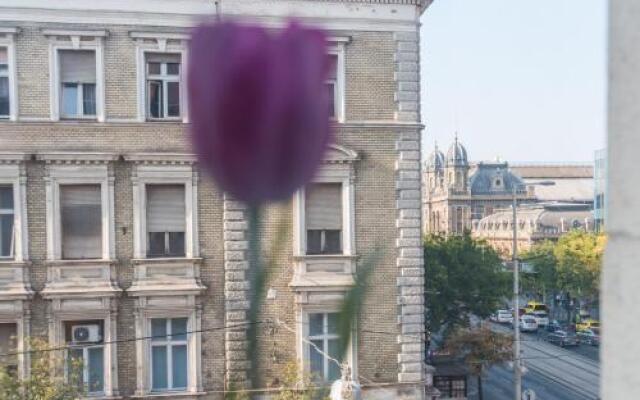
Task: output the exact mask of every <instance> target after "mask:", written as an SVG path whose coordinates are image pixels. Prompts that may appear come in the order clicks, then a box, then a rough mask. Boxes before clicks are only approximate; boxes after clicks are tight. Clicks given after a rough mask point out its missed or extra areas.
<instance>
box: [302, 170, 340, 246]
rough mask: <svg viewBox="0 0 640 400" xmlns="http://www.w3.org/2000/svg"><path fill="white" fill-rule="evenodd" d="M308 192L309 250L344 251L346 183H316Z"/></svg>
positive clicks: (306, 200)
mask: <svg viewBox="0 0 640 400" xmlns="http://www.w3.org/2000/svg"><path fill="white" fill-rule="evenodd" d="M305 195H306V198H305V204H306V211H305V213H306V230H307V254H342V184H341V183H316V184H312V185H309V186H308V187H307V188H306V190H305Z"/></svg>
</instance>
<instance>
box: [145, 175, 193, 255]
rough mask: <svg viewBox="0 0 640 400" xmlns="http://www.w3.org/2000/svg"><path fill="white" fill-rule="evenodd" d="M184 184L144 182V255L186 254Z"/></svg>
mask: <svg viewBox="0 0 640 400" xmlns="http://www.w3.org/2000/svg"><path fill="white" fill-rule="evenodd" d="M185 222H186V217H185V186H184V185H147V256H148V257H184V256H185V225H186V223H185Z"/></svg>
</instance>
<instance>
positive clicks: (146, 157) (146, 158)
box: [123, 153, 197, 165]
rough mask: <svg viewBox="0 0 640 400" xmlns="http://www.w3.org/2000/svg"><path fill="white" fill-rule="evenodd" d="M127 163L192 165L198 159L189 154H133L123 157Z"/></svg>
mask: <svg viewBox="0 0 640 400" xmlns="http://www.w3.org/2000/svg"><path fill="white" fill-rule="evenodd" d="M123 157H124V159H125V161H131V162H134V163H137V164H147V165H191V164H195V163H196V161H197V159H196V156H195V155H194V154H189V153H132V154H125V155H123Z"/></svg>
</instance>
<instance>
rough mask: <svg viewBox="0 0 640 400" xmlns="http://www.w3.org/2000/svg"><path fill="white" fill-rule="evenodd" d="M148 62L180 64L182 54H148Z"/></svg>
mask: <svg viewBox="0 0 640 400" xmlns="http://www.w3.org/2000/svg"><path fill="white" fill-rule="evenodd" d="M146 58H147V62H148V63H150V62H155V63H176V64H179V63H180V54H173V53H168V54H167V53H147V57H146Z"/></svg>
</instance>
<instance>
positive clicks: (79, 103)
mask: <svg viewBox="0 0 640 400" xmlns="http://www.w3.org/2000/svg"><path fill="white" fill-rule="evenodd" d="M87 84H89V85H94V86H95V83H93V84H92V83H82V82H61V83H60V85H61V88H62V90H61V93H60V102H61V103H62V104H64V101H65V95H64V93H65V90H64V86H65V85H75V86H76V109H77V110H79V113H78V114H75V115H67V114H66V113H65V112H64V106H63V107H61V113H60V114H61V115H60V117H61V118H62V119H94V118H95V114H85V110H84V103H85V98H84V88H85V85H87ZM94 91H95V89H94ZM94 103H95V99H94ZM94 107H95V105H94ZM96 111H97V110H96Z"/></svg>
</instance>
